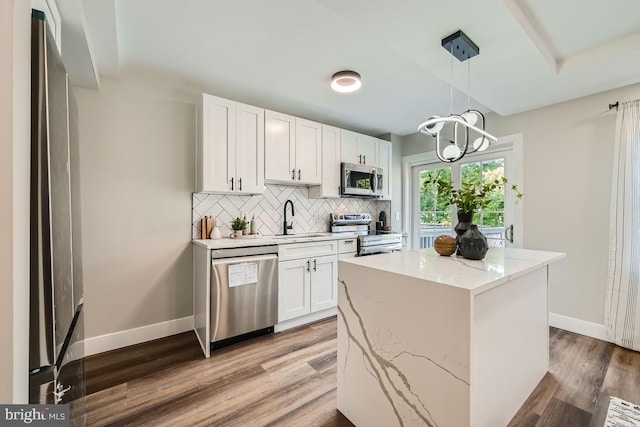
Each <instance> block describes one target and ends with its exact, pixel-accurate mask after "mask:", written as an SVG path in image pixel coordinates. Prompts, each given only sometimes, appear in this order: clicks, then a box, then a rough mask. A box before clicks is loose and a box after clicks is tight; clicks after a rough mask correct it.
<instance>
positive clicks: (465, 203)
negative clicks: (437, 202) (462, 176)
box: [424, 174, 523, 214]
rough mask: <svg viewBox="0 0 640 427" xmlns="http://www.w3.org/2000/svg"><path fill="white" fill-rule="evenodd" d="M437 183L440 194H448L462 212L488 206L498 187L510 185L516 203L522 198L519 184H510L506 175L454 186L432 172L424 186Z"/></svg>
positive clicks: (470, 211) (471, 211) (469, 211)
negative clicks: (481, 181) (457, 186)
mask: <svg viewBox="0 0 640 427" xmlns="http://www.w3.org/2000/svg"><path fill="white" fill-rule="evenodd" d="M429 184H435V186H436V189H437V192H438V194H448V195H449V202H450V203H451V204H452V205H456V207H457V208H458V212H460V213H466V214H469V213H473V212H477V211H479V210H480V209H483V208H486V207H487V205H488V204H489V203H490V202H491V196H492V194H495V190H497V189H498V188H501V187H504V188H506V187H507V186H509V187H510V188H511V190H512V191H514V192H515V193H516V203H518V201H519V200H521V199H522V196H523V195H522V193H521V192H520V191H519V190H518V186H517V185H514V184H509V181H508V180H507V178H505V177H501V178H497V179H494V180H492V181H488V182H486V183H484V184H472V183H468V182H463V183H462V185H461V186H460V188H453V185H451V182H450V181H449V180H447V179H444V178H442V177H441V176H440V174H432V175H430V176H429V178H428V179H427V180H426V181H424V186H425V187H426V186H427V185H429Z"/></svg>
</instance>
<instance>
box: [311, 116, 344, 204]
mask: <svg viewBox="0 0 640 427" xmlns="http://www.w3.org/2000/svg"><path fill="white" fill-rule="evenodd" d="M309 197H311V198H322V197H340V129H338V128H336V127H333V126H328V125H322V182H321V184H320V185H316V186H314V187H309Z"/></svg>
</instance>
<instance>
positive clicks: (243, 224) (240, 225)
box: [231, 217, 247, 230]
mask: <svg viewBox="0 0 640 427" xmlns="http://www.w3.org/2000/svg"><path fill="white" fill-rule="evenodd" d="M245 228H247V221H245V220H244V219H242V218H240V217H237V218H236V219H234V220H233V222H231V229H232V230H244V229H245Z"/></svg>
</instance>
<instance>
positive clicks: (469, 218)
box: [453, 212, 473, 255]
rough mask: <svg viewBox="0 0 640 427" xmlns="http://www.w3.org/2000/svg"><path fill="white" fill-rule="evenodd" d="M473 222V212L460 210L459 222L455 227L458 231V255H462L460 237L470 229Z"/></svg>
mask: <svg viewBox="0 0 640 427" xmlns="http://www.w3.org/2000/svg"><path fill="white" fill-rule="evenodd" d="M472 222H473V212H458V223H457V224H456V226H455V227H453V230H454V231H455V232H456V245H457V248H456V255H462V254H461V253H460V237H462V235H463V234H464V233H465V232H466V231H467V229H469V226H470V225H471V223H472Z"/></svg>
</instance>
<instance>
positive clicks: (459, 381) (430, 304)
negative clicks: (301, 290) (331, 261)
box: [337, 262, 471, 427]
mask: <svg viewBox="0 0 640 427" xmlns="http://www.w3.org/2000/svg"><path fill="white" fill-rule="evenodd" d="M338 281H339V284H338V354H337V376H338V391H337V393H338V409H339V410H340V412H342V413H343V414H344V415H345V416H346V417H347V418H349V420H351V422H353V423H354V424H355V425H357V426H385V427H386V426H394V425H401V422H400V421H399V420H400V419H402V421H403V424H404V425H412V426H416V425H425V426H431V425H437V426H440V427H446V426H455V427H459V426H468V425H469V416H470V415H469V405H470V389H469V383H470V339H471V338H470V333H471V332H470V325H471V312H470V310H471V307H470V305H471V300H470V298H471V296H470V293H469V291H467V290H464V289H460V288H456V287H452V286H446V285H439V284H434V283H430V282H426V281H424V280H420V279H417V278H410V277H406V276H402V275H398V274H393V273H389V272H385V271H380V270H375V269H371V268H368V267H363V266H358V265H355V264H349V263H346V262H340V265H339V276H338Z"/></svg>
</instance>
